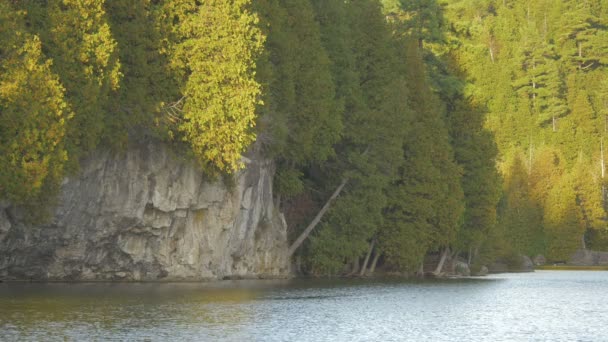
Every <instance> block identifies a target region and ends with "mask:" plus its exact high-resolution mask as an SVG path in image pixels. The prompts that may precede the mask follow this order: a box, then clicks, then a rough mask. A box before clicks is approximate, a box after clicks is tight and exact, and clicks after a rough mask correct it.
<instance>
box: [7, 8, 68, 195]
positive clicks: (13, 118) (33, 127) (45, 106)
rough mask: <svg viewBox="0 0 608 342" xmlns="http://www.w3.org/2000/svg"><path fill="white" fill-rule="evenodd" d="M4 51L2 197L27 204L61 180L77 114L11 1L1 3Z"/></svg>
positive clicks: (51, 189)
mask: <svg viewBox="0 0 608 342" xmlns="http://www.w3.org/2000/svg"><path fill="white" fill-rule="evenodd" d="M0 46H2V48H1V49H0V165H2V167H0V194H1V195H0V198H1V199H4V200H10V201H12V202H13V203H17V204H24V203H29V202H31V201H32V200H36V199H38V198H41V196H42V197H43V195H45V194H46V192H49V191H53V190H54V189H55V188H56V187H57V185H58V183H59V182H60V181H61V179H62V175H63V167H64V164H65V162H66V160H67V152H66V149H65V134H66V125H67V124H69V121H70V119H71V118H72V115H73V114H72V112H71V111H70V108H69V106H68V104H67V102H66V99H65V90H64V88H63V86H62V85H61V83H60V82H59V79H58V77H57V75H56V74H54V73H53V72H52V70H51V69H52V68H51V60H49V59H47V58H46V57H45V56H44V55H43V53H42V46H41V42H40V39H39V38H38V36H35V35H32V34H30V33H28V32H27V29H26V24H25V22H24V12H22V11H19V10H16V9H15V8H13V7H12V6H11V5H10V4H8V3H7V2H2V3H0Z"/></svg>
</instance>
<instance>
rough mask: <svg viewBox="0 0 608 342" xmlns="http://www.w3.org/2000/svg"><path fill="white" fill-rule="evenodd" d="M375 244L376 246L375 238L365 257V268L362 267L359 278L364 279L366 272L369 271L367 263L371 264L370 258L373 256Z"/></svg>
mask: <svg viewBox="0 0 608 342" xmlns="http://www.w3.org/2000/svg"><path fill="white" fill-rule="evenodd" d="M375 244H376V238H373V239H372V242H371V244H370V245H369V250H368V251H367V255H366V256H365V261H363V266H362V267H361V272H359V277H363V276H364V275H365V270H367V263H368V262H369V258H370V257H371V256H372V252H373V251H374V245H375Z"/></svg>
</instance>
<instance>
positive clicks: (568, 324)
mask: <svg viewBox="0 0 608 342" xmlns="http://www.w3.org/2000/svg"><path fill="white" fill-rule="evenodd" d="M0 340H1V341H13V340H15V341H22V340H36V341H42V340H43V341H53V340H58V341H64V340H70V341H72V340H73V341H84V340H100V341H101V340H104V341H105V340H139V341H142V340H144V341H145V340H148V341H315V342H316V341H349V342H353V341H608V272H585V271H537V272H535V273H522V274H503V275H494V276H489V277H485V278H478V279H464V280H444V281H424V282H416V281H395V280H291V281H226V282H219V283H206V284H200V283H173V284H166V283H154V284H150V283H148V284H142V283H139V284H138V283H133V284H105V283H89V284H61V283H54V284H26V283H0Z"/></svg>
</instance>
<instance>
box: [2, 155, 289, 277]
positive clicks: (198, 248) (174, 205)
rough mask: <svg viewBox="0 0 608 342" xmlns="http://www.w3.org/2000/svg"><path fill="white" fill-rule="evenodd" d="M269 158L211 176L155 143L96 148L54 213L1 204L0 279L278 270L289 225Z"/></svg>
mask: <svg viewBox="0 0 608 342" xmlns="http://www.w3.org/2000/svg"><path fill="white" fill-rule="evenodd" d="M272 176H273V165H272V163H271V162H269V161H265V160H255V159H254V160H252V161H251V162H250V163H248V165H247V167H246V168H245V169H244V170H242V171H241V172H239V173H238V174H237V175H236V177H235V183H234V184H233V185H231V186H227V185H225V184H224V183H223V182H222V181H221V180H216V181H209V180H207V179H205V176H204V175H203V173H202V172H201V171H200V170H199V169H198V168H197V167H196V166H195V165H194V164H193V163H191V162H189V161H185V160H181V159H180V158H178V157H175V156H174V155H173V154H172V153H170V151H168V150H167V149H166V148H165V147H163V146H162V145H159V144H148V145H145V146H139V147H134V148H131V149H129V150H128V151H126V152H124V153H122V154H120V155H116V154H112V153H110V152H108V151H100V152H97V153H95V154H93V155H92V156H90V157H89V158H88V159H87V160H85V161H83V162H82V163H81V172H80V173H79V175H78V176H76V177H71V178H69V179H66V180H65V181H64V183H63V185H62V189H61V194H60V197H59V203H58V206H57V207H56V208H55V210H54V215H53V218H52V220H51V221H50V222H48V223H47V224H43V225H28V224H26V223H25V222H27V220H25V217H24V213H23V212H21V211H20V210H18V209H16V208H14V207H10V206H8V205H6V204H5V205H0V279H4V280H12V279H33V280H208V279H223V278H252V277H253V278H255V277H284V276H287V275H288V272H289V258H288V255H287V236H286V225H285V221H284V219H283V218H282V215H281V214H280V213H279V212H278V210H277V209H276V208H275V207H274V205H273V200H272V199H273V196H272Z"/></svg>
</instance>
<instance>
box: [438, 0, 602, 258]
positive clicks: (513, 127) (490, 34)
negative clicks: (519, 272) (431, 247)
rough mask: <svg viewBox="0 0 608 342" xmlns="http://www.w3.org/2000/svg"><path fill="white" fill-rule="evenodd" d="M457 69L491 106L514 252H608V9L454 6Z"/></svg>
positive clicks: (545, 1) (570, 4)
mask: <svg viewBox="0 0 608 342" xmlns="http://www.w3.org/2000/svg"><path fill="white" fill-rule="evenodd" d="M445 8H446V13H447V15H448V16H449V17H450V18H451V27H450V32H451V37H452V43H453V44H456V45H457V49H454V51H455V52H456V53H455V54H454V55H455V58H456V63H457V64H458V65H460V66H461V68H463V69H464V70H465V71H466V74H467V77H468V80H469V81H470V82H471V83H472V85H473V86H472V87H471V89H470V92H469V93H468V94H469V96H470V97H469V98H471V100H472V101H473V102H474V103H480V104H484V105H487V111H488V114H487V127H488V128H489V129H491V130H492V131H493V132H494V134H495V136H496V141H497V145H498V148H499V151H500V153H499V165H500V169H501V172H502V174H503V175H504V180H505V182H504V195H503V197H502V200H501V201H500V205H499V228H500V229H499V230H500V231H501V235H502V236H503V237H504V238H505V239H506V240H508V241H509V242H510V245H511V248H513V249H516V250H519V251H522V252H523V253H526V254H528V255H535V254H538V253H542V254H546V256H547V257H548V258H549V259H550V260H554V261H561V260H567V259H568V258H569V257H570V255H571V254H572V252H573V251H574V250H575V249H577V248H585V247H591V248H596V249H605V248H606V247H608V234H607V228H608V227H607V225H606V219H607V217H606V209H607V206H606V179H605V158H606V155H605V153H606V151H605V148H606V146H605V144H606V141H605V139H604V137H605V135H606V132H607V129H608V125H607V123H608V69H607V67H608V3H607V2H606V1H602V0H586V1H573V0H567V1H564V0H559V1H558V0H540V1H521V0H509V1H450V2H449V3H447V2H446V6H445Z"/></svg>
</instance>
